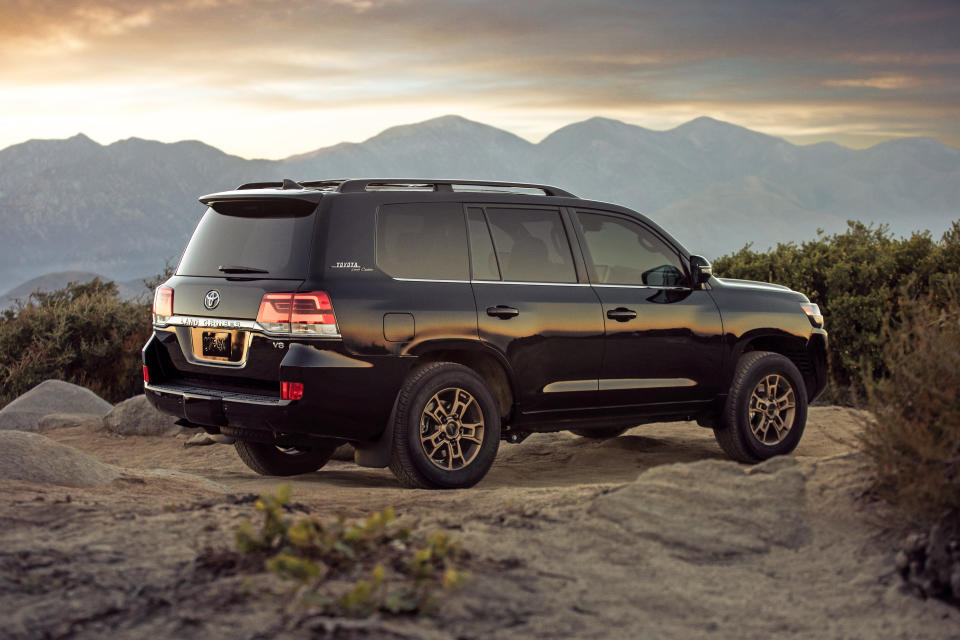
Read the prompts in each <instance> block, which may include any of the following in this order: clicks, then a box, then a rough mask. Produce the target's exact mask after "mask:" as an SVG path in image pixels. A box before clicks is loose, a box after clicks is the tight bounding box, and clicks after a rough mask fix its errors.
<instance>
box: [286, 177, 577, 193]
mask: <svg viewBox="0 0 960 640" xmlns="http://www.w3.org/2000/svg"><path fill="white" fill-rule="evenodd" d="M324 182H325V183H333V182H339V183H340V184H339V188H338V189H337V190H338V191H339V192H340V193H356V192H359V191H368V190H369V188H370V187H381V188H383V187H385V188H390V187H400V188H430V189H431V190H432V191H453V190H454V186H460V185H463V186H470V187H515V188H519V189H537V190H539V191H543V194H544V195H546V196H553V197H559V198H576V197H577V196H575V195H573V194H572V193H570V192H569V191H564V190H563V189H559V188H557V187H552V186H550V185H547V184H532V183H529V182H497V181H492V180H428V179H427V180H425V179H418V178H412V179H411V178H372V179H364V180H342V181H339V180H336V181H334V180H329V181H324ZM301 184H303V185H304V186H306V185H313V184H315V183H309V182H302V183H301Z"/></svg>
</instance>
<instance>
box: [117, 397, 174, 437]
mask: <svg viewBox="0 0 960 640" xmlns="http://www.w3.org/2000/svg"><path fill="white" fill-rule="evenodd" d="M176 421H177V419H176V418H175V417H173V416H171V415H167V414H166V413H160V412H159V411H157V410H156V409H154V408H153V405H151V404H150V402H149V401H148V400H147V397H146V396H144V395H139V396H134V397H132V398H128V399H127V400H124V401H123V402H121V403H120V404H118V405H117V406H115V407H114V408H113V409H112V410H111V411H110V413H108V414H107V415H106V416H104V418H103V425H104V427H105V428H106V429H107V431H110V432H113V433H116V434H118V435H122V436H173V435H177V434H178V433H180V432H182V431H183V429H182V428H181V427H179V426H177V425H176V424H174V423H175V422H176Z"/></svg>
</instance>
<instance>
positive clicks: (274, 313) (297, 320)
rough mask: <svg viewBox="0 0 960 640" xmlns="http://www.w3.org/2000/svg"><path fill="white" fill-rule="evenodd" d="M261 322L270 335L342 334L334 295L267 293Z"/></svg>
mask: <svg viewBox="0 0 960 640" xmlns="http://www.w3.org/2000/svg"><path fill="white" fill-rule="evenodd" d="M257 322H258V323H259V324H260V326H262V327H263V328H264V329H266V330H267V331H268V332H269V333H281V334H287V335H303V336H337V335H339V332H338V331H337V318H336V316H335V315H334V313H333V305H332V304H331V302H330V296H328V295H327V294H326V293H325V292H323V291H311V292H309V293H267V294H264V296H263V299H261V300H260V311H259V312H257Z"/></svg>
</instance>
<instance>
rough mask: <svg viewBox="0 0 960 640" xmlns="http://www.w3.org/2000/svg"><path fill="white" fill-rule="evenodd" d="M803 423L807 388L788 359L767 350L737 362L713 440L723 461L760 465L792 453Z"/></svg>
mask: <svg viewBox="0 0 960 640" xmlns="http://www.w3.org/2000/svg"><path fill="white" fill-rule="evenodd" d="M806 422H807V387H806V385H805V384H804V382H803V376H802V375H801V374H800V371H799V370H798V369H797V367H796V365H794V364H793V363H792V362H790V360H788V359H787V358H785V357H784V356H782V355H780V354H779V353H772V352H769V351H751V352H750V353H747V354H745V355H744V356H743V357H741V358H740V361H739V362H738V363H737V371H736V373H735V374H734V376H733V383H732V384H731V385H730V394H729V395H728V396H727V403H726V406H725V407H724V410H723V414H722V415H721V421H720V426H718V427H717V428H715V429H714V430H713V434H714V437H716V439H717V442H718V443H719V444H720V447H721V448H722V449H723V450H724V451H725V452H726V454H727V455H728V456H730V457H731V458H733V459H734V460H738V461H740V462H750V463H752V462H760V461H762V460H766V459H768V458H772V457H773V456H779V455H784V454H787V453H790V452H791V451H793V450H794V449H796V447H797V444H799V442H800V436H802V435H803V429H804V427H805V426H806Z"/></svg>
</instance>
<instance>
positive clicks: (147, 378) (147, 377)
mask: <svg viewBox="0 0 960 640" xmlns="http://www.w3.org/2000/svg"><path fill="white" fill-rule="evenodd" d="M143 381H144V382H150V369H149V368H148V367H147V365H143Z"/></svg>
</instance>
